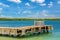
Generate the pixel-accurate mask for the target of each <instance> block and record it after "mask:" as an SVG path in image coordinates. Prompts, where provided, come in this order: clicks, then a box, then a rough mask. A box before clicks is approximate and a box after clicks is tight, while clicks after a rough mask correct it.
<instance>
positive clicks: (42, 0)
mask: <svg viewBox="0 0 60 40" xmlns="http://www.w3.org/2000/svg"><path fill="white" fill-rule="evenodd" d="M30 1H31V2H37V3H43V2H45V0H30Z"/></svg>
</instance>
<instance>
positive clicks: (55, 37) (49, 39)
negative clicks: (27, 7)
mask: <svg viewBox="0 0 60 40" xmlns="http://www.w3.org/2000/svg"><path fill="white" fill-rule="evenodd" d="M44 23H45V25H53V27H54V30H53V31H52V32H50V33H48V34H46V33H45V34H40V35H38V36H33V37H28V38H23V39H21V40H60V20H59V21H58V20H46V21H45V22H44ZM33 24H34V21H33V20H31V21H0V26H6V27H22V26H31V25H33Z"/></svg>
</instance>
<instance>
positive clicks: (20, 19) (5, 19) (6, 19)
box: [0, 18, 60, 21]
mask: <svg viewBox="0 0 60 40" xmlns="http://www.w3.org/2000/svg"><path fill="white" fill-rule="evenodd" d="M8 20H10V21H12V20H17V21H24V20H60V18H40V19H34V18H0V21H8Z"/></svg>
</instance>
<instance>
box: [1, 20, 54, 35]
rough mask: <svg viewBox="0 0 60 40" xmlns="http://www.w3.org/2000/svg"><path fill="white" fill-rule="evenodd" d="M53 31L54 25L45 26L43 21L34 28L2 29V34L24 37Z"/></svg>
mask: <svg viewBox="0 0 60 40" xmlns="http://www.w3.org/2000/svg"><path fill="white" fill-rule="evenodd" d="M51 30H53V26H52V25H44V22H42V21H36V22H34V25H33V26H23V27H0V34H2V35H10V36H23V35H29V34H36V33H44V32H49V31H51Z"/></svg>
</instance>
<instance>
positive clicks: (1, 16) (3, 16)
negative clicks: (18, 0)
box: [0, 15, 13, 18]
mask: <svg viewBox="0 0 60 40" xmlns="http://www.w3.org/2000/svg"><path fill="white" fill-rule="evenodd" d="M0 18H13V17H12V16H6V15H0Z"/></svg>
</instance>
